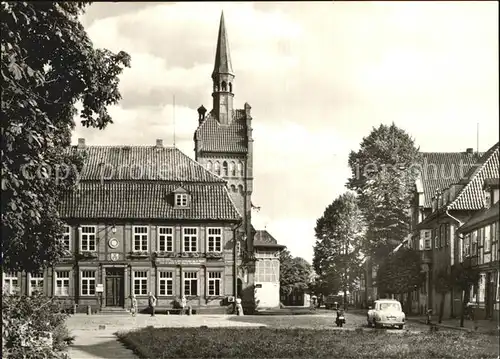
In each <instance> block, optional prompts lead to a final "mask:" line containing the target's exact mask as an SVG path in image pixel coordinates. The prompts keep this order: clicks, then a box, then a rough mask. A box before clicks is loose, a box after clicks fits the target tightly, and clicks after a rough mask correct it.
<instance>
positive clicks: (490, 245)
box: [458, 178, 500, 320]
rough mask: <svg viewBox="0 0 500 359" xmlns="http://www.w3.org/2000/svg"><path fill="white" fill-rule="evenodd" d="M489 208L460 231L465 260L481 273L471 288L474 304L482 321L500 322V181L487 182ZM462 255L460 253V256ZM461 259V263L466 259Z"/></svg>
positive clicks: (474, 217)
mask: <svg viewBox="0 0 500 359" xmlns="http://www.w3.org/2000/svg"><path fill="white" fill-rule="evenodd" d="M484 190H485V192H486V193H487V194H488V195H487V196H486V203H485V204H486V206H485V207H486V208H484V209H483V210H481V211H479V212H478V213H476V214H475V215H474V216H472V218H471V219H470V220H468V221H467V222H466V223H465V224H464V225H463V226H462V227H460V228H459V229H458V233H459V235H462V238H463V248H462V258H463V257H466V258H467V259H468V260H469V261H470V262H469V265H471V266H472V267H473V268H477V269H478V270H479V271H480V279H479V282H478V283H477V284H476V285H474V286H472V288H470V296H469V298H470V301H471V302H474V303H476V304H477V305H478V309H477V310H476V314H477V315H478V319H495V320H498V319H499V316H498V311H499V309H500V307H499V306H500V298H499V284H500V278H499V272H498V271H499V258H500V257H499V254H500V253H499V250H500V247H499V245H498V240H499V238H500V227H499V208H500V202H499V200H498V191H499V181H498V178H496V179H494V181H492V179H487V180H485V186H484ZM459 255H460V254H459ZM462 258H460V260H461V259H462Z"/></svg>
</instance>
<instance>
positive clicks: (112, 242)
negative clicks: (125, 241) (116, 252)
mask: <svg viewBox="0 0 500 359" xmlns="http://www.w3.org/2000/svg"><path fill="white" fill-rule="evenodd" d="M108 244H109V247H110V248H113V249H115V248H116V247H118V244H119V243H118V239H116V238H111V239H110V240H109V243H108Z"/></svg>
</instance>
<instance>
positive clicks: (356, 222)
mask: <svg viewBox="0 0 500 359" xmlns="http://www.w3.org/2000/svg"><path fill="white" fill-rule="evenodd" d="M315 232H316V244H315V245H314V257H313V267H314V270H315V271H316V273H317V274H318V276H319V278H320V279H321V280H322V281H323V282H326V283H328V285H326V287H327V288H331V290H332V293H335V290H336V289H337V288H338V289H340V290H342V291H344V300H345V299H346V296H347V291H348V290H349V291H352V290H353V289H354V287H355V285H356V281H357V279H358V278H359V276H360V274H361V266H360V264H361V253H360V251H361V246H362V239H363V232H364V226H363V219H362V215H361V212H360V210H359V208H358V204H357V199H356V196H355V195H354V194H353V193H349V192H347V193H344V194H342V195H340V196H339V197H337V198H336V199H335V200H334V201H333V202H332V203H331V204H330V205H328V206H327V207H326V209H325V211H324V213H323V215H322V216H321V217H320V218H319V219H318V220H317V221H316V228H315ZM336 287H337V288H336Z"/></svg>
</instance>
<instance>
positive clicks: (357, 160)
mask: <svg viewBox="0 0 500 359" xmlns="http://www.w3.org/2000/svg"><path fill="white" fill-rule="evenodd" d="M348 163H349V167H350V168H351V171H352V176H351V178H349V180H348V182H347V187H348V188H349V189H351V190H354V191H355V192H356V193H357V195H358V201H359V202H358V203H359V207H360V209H361V211H362V212H363V215H364V218H365V221H366V225H367V233H366V251H367V254H370V255H372V256H374V257H375V258H376V259H380V258H385V257H386V256H387V255H388V254H389V253H390V252H391V251H392V250H393V249H394V248H395V247H396V246H397V244H398V243H400V242H401V241H402V240H403V239H404V238H405V237H406V236H407V235H408V234H409V231H410V227H409V225H410V217H409V212H408V211H409V208H410V201H411V196H412V190H413V186H414V183H415V180H416V178H417V175H418V170H419V167H418V166H419V164H420V155H419V149H418V148H417V147H416V146H415V142H414V140H413V139H412V138H411V137H410V135H408V134H407V133H406V132H405V131H404V130H402V129H400V128H398V127H397V126H396V125H395V124H394V123H393V124H392V125H390V126H387V125H380V126H379V127H378V128H374V129H373V130H372V132H371V133H370V134H369V135H368V137H365V138H363V141H362V142H361V146H360V149H359V151H358V152H354V151H352V152H351V153H350V154H349V161H348Z"/></svg>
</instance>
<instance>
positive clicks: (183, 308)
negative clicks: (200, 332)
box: [181, 295, 187, 315]
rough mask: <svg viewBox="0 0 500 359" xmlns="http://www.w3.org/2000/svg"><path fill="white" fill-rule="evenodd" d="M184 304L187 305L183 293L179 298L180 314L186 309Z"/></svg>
mask: <svg viewBox="0 0 500 359" xmlns="http://www.w3.org/2000/svg"><path fill="white" fill-rule="evenodd" d="M186 305H187V300H186V296H185V295H183V296H182V298H181V315H183V314H184V311H185V310H186Z"/></svg>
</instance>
